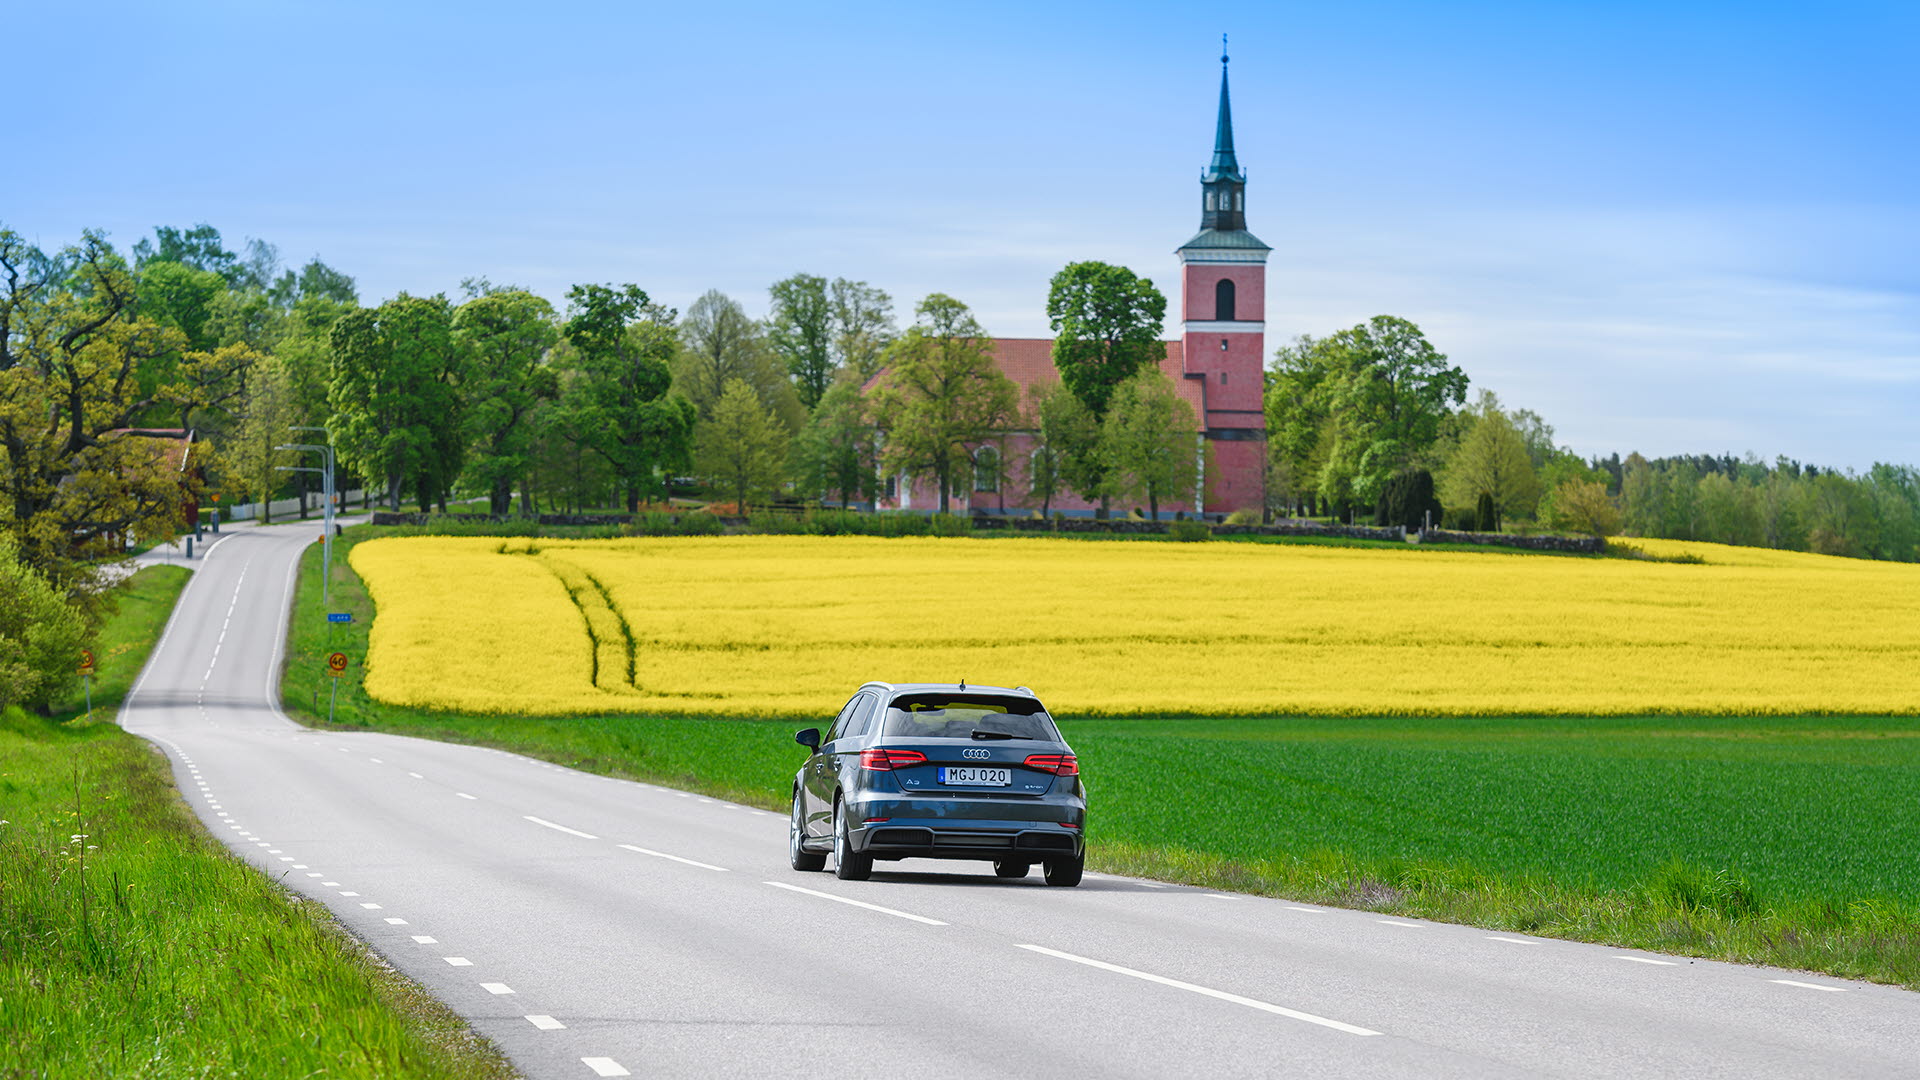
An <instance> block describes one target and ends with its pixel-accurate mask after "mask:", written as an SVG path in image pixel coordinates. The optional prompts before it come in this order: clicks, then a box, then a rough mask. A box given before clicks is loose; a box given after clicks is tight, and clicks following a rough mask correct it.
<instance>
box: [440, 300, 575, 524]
mask: <svg viewBox="0 0 1920 1080" xmlns="http://www.w3.org/2000/svg"><path fill="white" fill-rule="evenodd" d="M453 331H454V336H455V338H456V339H457V341H458V343H459V345H460V347H461V348H463V349H465V350H466V351H467V354H468V355H467V358H466V359H467V364H468V370H469V372H470V373H471V374H470V375H469V377H468V379H467V382H466V386H465V392H466V398H467V409H466V420H467V431H466V436H467V438H468V439H469V440H470V441H471V445H472V447H473V451H472V454H473V460H472V462H471V463H470V464H469V465H468V467H467V468H468V475H470V476H472V477H473V478H474V479H475V480H477V481H479V483H480V484H481V485H482V486H484V487H485V488H486V489H487V504H488V508H489V510H490V511H491V512H492V513H495V514H504V513H506V512H507V511H509V510H511V509H512V508H513V485H514V482H515V481H517V480H521V479H523V478H524V477H525V475H526V472H527V468H528V463H529V454H530V452H531V442H532V437H533V435H532V429H531V425H530V424H529V423H528V416H529V414H531V413H532V411H533V409H534V407H535V406H536V405H538V404H539V403H540V402H542V401H551V400H553V399H554V398H555V397H557V396H558V395H559V382H558V380H557V379H556V377H555V374H554V372H553V370H552V369H551V368H548V367H547V366H546V359H547V354H548V352H549V351H551V350H552V348H553V346H554V344H555V343H556V342H558V341H559V340H560V329H559V327H558V326H557V325H555V319H554V312H553V305H551V304H549V303H547V302H546V301H545V300H544V299H542V298H540V297H538V296H535V295H533V294H532V293H529V292H524V291H520V290H510V291H505V292H494V293H488V294H486V295H483V296H478V297H475V298H474V299H472V300H469V301H467V302H466V303H464V304H462V305H460V308H459V310H458V311H456V312H454V315H453Z"/></svg>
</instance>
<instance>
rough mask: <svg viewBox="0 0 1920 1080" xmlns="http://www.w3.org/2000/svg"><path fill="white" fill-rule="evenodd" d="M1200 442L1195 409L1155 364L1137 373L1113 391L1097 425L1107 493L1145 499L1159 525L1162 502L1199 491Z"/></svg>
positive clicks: (1119, 497) (1123, 498) (1116, 496)
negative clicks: (1176, 495) (1103, 459)
mask: <svg viewBox="0 0 1920 1080" xmlns="http://www.w3.org/2000/svg"><path fill="white" fill-rule="evenodd" d="M1198 440H1199V429H1198V425H1196V423H1195V422H1194V416H1193V407H1192V406H1191V405H1188V404H1187V403H1186V402H1185V401H1182V400H1181V399H1180V395H1179V393H1178V392H1176V391H1175V390H1174V387H1173V383H1171V382H1169V381H1168V380H1167V377H1166V375H1165V374H1164V373H1162V372H1161V370H1160V368H1159V366H1158V365H1154V366H1150V367H1143V368H1141V369H1140V370H1139V371H1138V372H1136V373H1135V374H1134V375H1133V377H1132V378H1130V379H1128V380H1127V381H1126V382H1123V383H1121V384H1120V386H1119V387H1118V388H1117V389H1115V391H1114V393H1113V398H1112V399H1111V401H1110V402H1109V405H1108V408H1107V418H1106V419H1105V420H1104V421H1102V422H1101V425H1100V443H1101V450H1102V453H1103V454H1104V456H1105V457H1106V459H1107V488H1108V490H1109V491H1110V492H1111V493H1112V495H1113V497H1114V498H1117V499H1122V500H1126V499H1133V498H1136V497H1143V498H1145V499H1146V500H1147V511H1148V513H1149V515H1151V517H1152V519H1153V520H1156V521H1157V520H1159V518H1160V500H1161V498H1162V497H1164V496H1168V495H1172V494H1175V493H1181V492H1187V493H1191V492H1193V491H1194V489H1195V488H1196V487H1197V486H1198V475H1197V473H1196V471H1195V464H1196V462H1197V460H1198V454H1199V446H1198Z"/></svg>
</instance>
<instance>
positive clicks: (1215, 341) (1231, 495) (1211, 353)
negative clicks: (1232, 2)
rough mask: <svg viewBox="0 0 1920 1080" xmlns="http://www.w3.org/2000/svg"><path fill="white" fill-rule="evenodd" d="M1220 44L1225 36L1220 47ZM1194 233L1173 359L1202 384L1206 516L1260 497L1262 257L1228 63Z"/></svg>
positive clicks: (1182, 252) (1184, 249)
mask: <svg viewBox="0 0 1920 1080" xmlns="http://www.w3.org/2000/svg"><path fill="white" fill-rule="evenodd" d="M1222 40H1223V41H1224V40H1225V39H1224V38H1223V39H1222ZM1200 198H1201V210H1200V232H1199V234H1198V235H1196V236H1195V237H1194V238H1193V239H1191V240H1189V241H1187V242H1186V243H1184V244H1182V245H1180V247H1179V248H1178V249H1177V250H1176V251H1175V252H1174V254H1176V255H1178V256H1179V257H1180V268H1181V273H1180V278H1181V282H1180V312H1181V319H1182V326H1181V355H1182V361H1183V364H1184V368H1185V375H1186V377H1187V378H1189V379H1197V380H1200V382H1201V386H1202V391H1201V400H1202V401H1203V402H1204V403H1205V408H1204V414H1205V415H1203V416H1201V417H1200V418H1199V420H1200V423H1201V425H1202V426H1203V427H1204V428H1205V431H1206V440H1207V441H1206V445H1207V449H1208V456H1209V458H1210V459H1211V460H1209V462H1208V463H1207V469H1206V481H1205V483H1206V494H1205V500H1206V509H1207V511H1208V512H1209V513H1221V512H1232V511H1234V510H1239V509H1243V508H1252V509H1259V507H1260V505H1261V503H1262V501H1263V499H1264V497H1265V491H1264V483H1263V475H1264V472H1265V469H1264V466H1265V462H1266V452H1267V420H1266V411H1265V409H1264V408H1263V404H1264V403H1263V399H1262V386H1263V383H1264V381H1265V380H1264V379H1263V378H1262V377H1261V376H1262V369H1263V366H1264V361H1265V356H1264V350H1265V332H1266V309H1267V289H1266V285H1267V252H1268V251H1270V250H1272V249H1270V248H1268V247H1267V245H1265V244H1263V243H1261V242H1260V239H1259V238H1258V237H1256V236H1254V235H1253V234H1252V233H1250V232H1248V231H1247V205H1246V198H1247V176H1246V173H1245V171H1244V170H1242V169H1241V168H1240V160H1239V158H1237V157H1236V156H1235V155H1234V152H1233V109H1232V106H1231V105H1230V104H1229V102H1228V99H1227V57H1226V56H1225V55H1224V50H1223V51H1222V55H1221V57H1220V115H1219V119H1218V120H1217V121H1216V123H1215V125H1214V133H1213V159H1212V160H1211V161H1209V162H1208V163H1207V168H1206V170H1205V171H1204V172H1202V173H1201V174H1200Z"/></svg>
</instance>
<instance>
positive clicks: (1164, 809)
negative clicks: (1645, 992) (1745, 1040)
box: [286, 534, 1920, 989]
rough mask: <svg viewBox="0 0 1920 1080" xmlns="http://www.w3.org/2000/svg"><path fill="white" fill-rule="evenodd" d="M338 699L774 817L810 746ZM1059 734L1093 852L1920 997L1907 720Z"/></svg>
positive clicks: (305, 688)
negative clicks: (1893, 988)
mask: <svg viewBox="0 0 1920 1080" xmlns="http://www.w3.org/2000/svg"><path fill="white" fill-rule="evenodd" d="M362 535H366V534H362ZM335 554H336V556H340V555H341V554H342V552H341V551H340V550H339V549H338V548H336V551H335ZM318 571H319V555H318V548H317V547H316V548H315V549H313V550H312V551H310V552H309V553H308V556H307V559H306V561H305V563H304V564H303V568H302V575H301V579H300V592H299V596H298V600H297V603H296V606H295V611H296V622H295V626H294V630H293V647H292V649H291V651H290V653H289V656H290V662H289V665H288V670H287V681H286V691H287V697H288V700H289V702H290V704H292V705H293V706H295V707H296V709H295V711H296V713H297V714H299V715H301V716H302V718H303V719H305V720H307V721H308V722H314V721H315V720H316V716H317V717H318V718H320V719H324V717H325V715H326V712H325V709H326V698H325V692H326V689H327V688H326V686H325V683H326V681H327V680H326V677H325V675H324V674H323V671H322V666H323V665H322V660H323V657H324V655H325V652H326V651H327V648H328V647H329V645H328V638H327V635H328V631H327V629H326V624H325V623H324V622H322V621H320V607H319V588H318ZM334 574H335V576H334V582H333V588H334V603H333V609H334V610H336V611H340V610H347V611H352V612H354V615H355V619H356V620H357V621H356V622H355V623H354V624H353V625H352V627H351V628H349V629H347V630H346V631H344V632H341V631H339V630H336V631H335V632H334V637H333V639H332V645H333V646H334V647H338V648H340V649H342V650H343V651H346V652H348V653H349V654H350V655H351V656H353V658H354V660H355V665H356V666H355V674H356V675H357V674H358V671H359V668H358V664H359V661H360V660H361V659H362V658H364V656H365V655H366V631H367V627H368V620H369V619H370V618H371V617H372V613H373V609H372V604H371V601H370V600H369V598H368V596H367V593H366V590H365V587H364V586H363V585H362V584H361V583H360V582H359V580H358V578H357V577H356V576H355V575H354V573H353V571H352V570H351V569H350V568H349V567H348V566H347V565H346V559H345V558H337V559H336V562H335V569H334ZM340 690H341V693H340V711H339V718H338V723H339V725H340V726H342V727H351V728H373V729H380V730H385V731H393V732H397V733H401V734H408V735H417V736H422V737H427V738H436V739H443V740H448V741H455V742H465V743H474V744H479V745H485V746H495V747H500V748H504V749H509V750H514V751H517V752H520V753H525V754H528V755H531V756H534V757H538V758H543V759H546V760H549V761H554V762H558V763H561V764H565V765H569V766H573V767H576V768H581V769H586V770H589V771H594V772H600V773H606V774H609V775H615V776H625V777H631V778H634V779H641V780H648V781H653V782H659V783H665V784H669V785H672V786H676V787H681V788H685V789H688V790H694V791H700V792H704V793H707V794H711V795H714V796H718V797H722V798H728V799H733V800H737V801H741V802H745V803H749V804H752V805H757V806H761V807H765V808H767V809H770V810H776V811H784V809H785V808H786V799H787V791H788V785H789V784H790V782H791V778H792V775H793V772H794V770H795V769H796V768H797V767H798V765H799V762H800V750H799V749H798V748H797V747H796V746H794V745H793V743H792V741H791V734H792V731H793V729H794V728H796V727H798V726H800V725H799V724H797V723H794V722H791V721H761V720H731V719H664V718H658V717H645V716H586V717H575V718H546V719H539V718H519V717H501V716H467V715H459V714H452V713H442V712H434V711H429V710H418V709H407V708H401V707H396V706H388V705H382V704H379V703H376V702H372V701H369V700H368V699H367V697H366V695H365V694H364V692H363V691H362V690H361V688H360V685H359V680H358V679H357V678H349V679H344V680H342V685H341V688H340ZM315 704H317V706H318V711H317V714H316V712H315V710H314V708H313V706H314V705H315ZM1062 727H1063V728H1064V730H1065V731H1066V733H1067V736H1068V738H1069V739H1071V740H1072V742H1073V744H1074V747H1075V749H1076V751H1078V753H1079V754H1080V757H1081V760H1082V762H1083V764H1084V767H1085V771H1086V776H1087V779H1088V784H1089V787H1090V789H1091V795H1092V802H1093V810H1094V828H1093V829H1092V830H1091V831H1090V837H1091V840H1092V846H1091V849H1090V850H1091V865H1092V866H1093V867H1094V868H1096V869H1103V870H1108V871H1112V872H1117V873H1133V874H1140V875H1144V876H1148V877H1154V878H1158V879H1162V880H1167V881H1179V882H1187V883H1191V884H1196V885H1202V886H1206V887H1209V888H1216V889H1229V890H1238V891H1244V892H1251V893H1262V894H1269V895H1276V896H1286V897H1291V898H1294V899H1300V900H1307V901H1317V902H1322V903H1328V904H1336V905H1341V906H1346V907H1356V908H1365V909H1368V910H1373V911H1380V912H1385V913H1393V914H1400V915H1409V916H1419V917H1426V918H1434V919H1441V920H1445V921H1451V922H1461V923H1468V924H1473V925H1479V926H1485V927H1489V928H1493V929H1503V930H1520V931H1525V932H1529V933H1534V934H1541V935H1546V936H1555V937H1565V938H1570V939H1575V940H1584V941H1598V942H1608V943H1613V944H1618V945H1623V946H1629V947H1637V948H1646V949H1652V950H1657V951H1663V952H1673V953H1681V954H1687V955H1695V956H1702V957H1708V958H1713V959H1723V960H1733V961H1742V962H1751V963H1765V964H1774V965H1780V966H1784V967H1792V968H1800V969H1806V970H1814V971H1823V972H1827V973H1830V974H1833V975H1838V976H1843V977H1858V978H1866V979H1874V980H1878V981H1882V982H1889V983H1896V984H1901V985H1904V986H1907V987H1908V988H1911V989H1920V863H1916V861H1915V860H1914V859H1913V857H1912V853H1913V852H1914V851H1916V850H1920V820H1916V819H1915V818H1914V817H1913V815H1911V814H1910V813H1908V809H1909V808H1910V806H1911V803H1912V793H1913V792H1914V791H1916V790H1920V724H1917V723H1916V722H1915V721H1914V720H1913V719H1912V718H1872V717H1868V718H1848V717H1820V718H1797V717H1795V718H1783V717H1770V718H1764V719H1758V718H1672V717H1653V718H1631V717H1611V718H1547V719H1541V718H1503V719H1481V718H1435V719H1412V718H1410V719H1398V720H1383V719H1369V718H1350V719H1301V718H1286V719H1242V720H1175V721H1153V720H1079V721H1065V722H1063V723H1062Z"/></svg>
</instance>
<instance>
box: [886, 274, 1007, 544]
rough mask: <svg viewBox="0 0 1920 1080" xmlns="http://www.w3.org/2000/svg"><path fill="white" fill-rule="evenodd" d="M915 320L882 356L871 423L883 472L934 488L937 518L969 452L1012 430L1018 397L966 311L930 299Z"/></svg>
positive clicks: (938, 296)
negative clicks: (923, 480) (878, 435)
mask: <svg viewBox="0 0 1920 1080" xmlns="http://www.w3.org/2000/svg"><path fill="white" fill-rule="evenodd" d="M915 314H916V315H917V316H918V321H917V322H915V324H914V325H913V327H912V328H911V329H909V330H908V331H907V333H906V335H905V336H904V337H902V338H901V339H900V340H898V341H896V342H895V343H894V344H893V347H892V348H890V349H889V350H888V352H887V365H886V370H885V371H883V372H882V373H881V375H880V377H879V378H880V381H879V383H878V385H876V386H875V387H874V390H873V394H872V399H871V401H872V409H873V416H874V420H875V422H876V424H877V425H878V426H879V427H880V428H881V430H882V432H883V442H882V448H881V452H880V460H881V462H882V464H883V465H884V466H885V467H886V469H887V471H889V472H904V473H906V474H908V475H910V476H918V477H928V478H931V479H933V480H934V481H936V482H937V483H938V485H939V489H940V512H941V513H943V514H944V513H946V512H947V511H948V508H949V506H950V505H951V496H952V493H953V483H954V481H955V480H956V479H958V478H959V477H961V476H964V475H966V470H967V469H968V468H969V467H970V465H971V462H972V455H971V452H970V451H969V449H968V447H969V445H970V444H973V443H978V442H981V441H984V440H986V439H989V438H992V437H993V436H994V435H996V434H998V433H999V431H1000V430H1001V429H1002V428H1005V427H1006V426H1008V424H1010V423H1011V422H1012V420H1013V419H1014V416H1015V415H1016V412H1017V402H1018V391H1017V390H1016V388H1015V387H1014V385H1013V380H1011V379H1009V378H1007V377H1006V376H1005V375H1004V374H1002V373H1001V371H1000V367H999V365H998V364H996V363H994V359H993V342H992V341H991V340H990V339H988V337H987V334H986V331H985V330H983V329H981V328H980V324H979V322H978V321H976V320H975V319H974V317H973V313H972V312H970V311H969V310H967V305H965V304H963V303H961V302H960V301H958V300H955V299H954V298H953V297H951V296H947V295H945V294H944V293H934V294H932V295H931V296H928V297H927V298H926V299H925V300H922V301H921V302H920V306H919V307H918V308H916V309H915Z"/></svg>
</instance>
